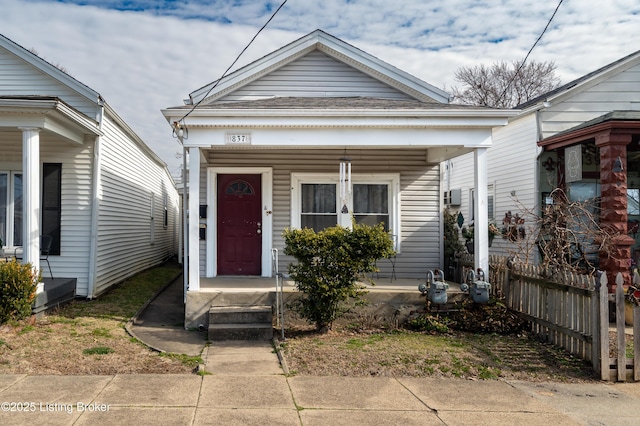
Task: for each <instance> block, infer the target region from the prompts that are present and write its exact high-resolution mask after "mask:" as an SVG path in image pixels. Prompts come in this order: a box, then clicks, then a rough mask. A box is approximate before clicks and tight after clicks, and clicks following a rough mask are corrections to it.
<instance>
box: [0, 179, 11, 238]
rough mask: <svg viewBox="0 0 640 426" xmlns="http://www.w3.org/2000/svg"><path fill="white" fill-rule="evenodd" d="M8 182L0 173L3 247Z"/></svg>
mask: <svg viewBox="0 0 640 426" xmlns="http://www.w3.org/2000/svg"><path fill="white" fill-rule="evenodd" d="M8 181H9V178H8V175H7V174H6V173H0V238H2V243H3V245H6V244H7V226H8V225H9V224H8V223H7V195H8V194H9V192H8V190H7V186H8V185H7V183H8Z"/></svg>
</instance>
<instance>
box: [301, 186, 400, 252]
mask: <svg viewBox="0 0 640 426" xmlns="http://www.w3.org/2000/svg"><path fill="white" fill-rule="evenodd" d="M338 180H339V177H338V175H337V174H311V173H294V174H292V176H291V183H292V185H291V191H292V192H291V227H293V228H312V229H314V230H315V231H320V230H322V229H324V228H328V227H331V226H335V225H341V226H345V227H349V226H351V218H352V217H354V218H355V220H356V223H364V224H367V225H375V224H377V223H384V227H385V229H386V230H388V231H390V232H392V233H393V234H394V235H395V236H396V241H400V238H399V230H400V202H399V199H400V195H399V188H400V184H399V180H400V178H399V175H397V174H376V175H359V174H354V175H352V182H353V183H352V193H351V196H350V197H349V200H348V202H347V209H348V210H349V214H342V213H341V210H342V200H340V199H339V198H340V193H339V186H338V184H339V182H338Z"/></svg>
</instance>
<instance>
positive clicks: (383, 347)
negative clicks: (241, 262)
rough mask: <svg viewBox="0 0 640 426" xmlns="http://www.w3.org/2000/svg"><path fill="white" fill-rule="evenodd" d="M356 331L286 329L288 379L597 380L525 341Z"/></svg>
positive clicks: (579, 364)
mask: <svg viewBox="0 0 640 426" xmlns="http://www.w3.org/2000/svg"><path fill="white" fill-rule="evenodd" d="M356 329H357V331H354V328H353V324H351V325H347V326H338V327H336V330H334V331H331V332H329V333H327V334H318V333H316V332H315V331H314V330H313V329H312V328H311V327H306V328H305V327H300V326H298V327H292V328H290V329H289V333H288V334H287V336H288V337H287V340H286V342H284V343H283V344H282V347H283V352H284V356H285V359H286V361H287V365H288V367H289V369H290V372H291V374H295V375H312V376H326V375H328V376H393V377H451V378H454V377H455V378H466V379H516V380H526V381H559V382H584V381H592V380H595V377H594V375H593V371H592V369H591V367H590V365H589V364H587V363H585V362H584V361H582V360H580V359H576V358H574V357H572V356H570V355H568V354H567V353H566V352H564V351H562V350H560V349H557V348H554V347H552V346H550V345H547V344H544V343H541V342H538V341H536V340H534V339H532V338H530V337H528V336H527V335H520V336H500V335H482V334H470V333H454V334H428V333H419V332H411V331H406V330H392V331H384V330H368V331H367V330H363V329H362V328H361V327H356Z"/></svg>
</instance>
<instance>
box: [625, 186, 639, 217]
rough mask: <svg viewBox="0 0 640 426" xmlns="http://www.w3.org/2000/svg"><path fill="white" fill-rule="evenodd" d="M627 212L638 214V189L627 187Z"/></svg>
mask: <svg viewBox="0 0 640 426" xmlns="http://www.w3.org/2000/svg"><path fill="white" fill-rule="evenodd" d="M627 214H629V215H631V216H638V215H640V189H638V188H633V189H627Z"/></svg>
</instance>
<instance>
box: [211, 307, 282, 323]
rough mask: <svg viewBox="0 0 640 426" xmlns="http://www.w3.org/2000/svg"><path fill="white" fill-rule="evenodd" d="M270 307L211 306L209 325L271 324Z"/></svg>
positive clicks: (271, 314) (271, 310)
mask: <svg viewBox="0 0 640 426" xmlns="http://www.w3.org/2000/svg"><path fill="white" fill-rule="evenodd" d="M272 312H273V309H272V308H271V306H266V305H263V306H244V305H238V306H212V307H211V308H210V309H209V324H250V323H264V324H271V322H272V321H273V313H272Z"/></svg>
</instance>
